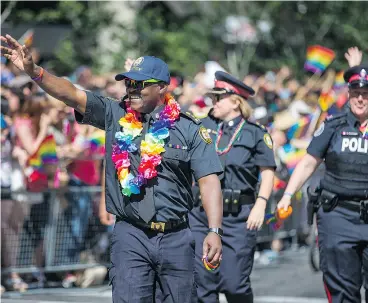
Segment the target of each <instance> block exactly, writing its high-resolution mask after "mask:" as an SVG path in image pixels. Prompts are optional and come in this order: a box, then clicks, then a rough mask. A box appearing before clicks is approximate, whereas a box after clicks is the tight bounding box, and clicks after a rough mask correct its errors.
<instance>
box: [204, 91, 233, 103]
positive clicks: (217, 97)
mask: <svg viewBox="0 0 368 303" xmlns="http://www.w3.org/2000/svg"><path fill="white" fill-rule="evenodd" d="M213 90H214V91H218V92H219V94H216V93H212V94H211V95H212V99H213V101H214V102H219V101H220V100H222V99H225V98H227V97H229V96H231V95H238V94H237V93H236V92H234V91H233V90H230V89H228V88H214V89H213ZM220 92H221V93H220Z"/></svg>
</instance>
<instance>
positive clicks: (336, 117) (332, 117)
mask: <svg viewBox="0 0 368 303" xmlns="http://www.w3.org/2000/svg"><path fill="white" fill-rule="evenodd" d="M346 117H347V113H342V114H337V115H329V116H327V117H326V119H325V122H331V121H336V120H342V119H344V120H346Z"/></svg>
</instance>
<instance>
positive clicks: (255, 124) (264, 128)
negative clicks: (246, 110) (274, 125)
mask: <svg viewBox="0 0 368 303" xmlns="http://www.w3.org/2000/svg"><path fill="white" fill-rule="evenodd" d="M247 122H248V124H252V125H254V126H257V127H259V128H260V129H262V130H263V131H264V132H267V128H266V127H264V126H263V125H262V124H260V123H258V122H252V121H247Z"/></svg>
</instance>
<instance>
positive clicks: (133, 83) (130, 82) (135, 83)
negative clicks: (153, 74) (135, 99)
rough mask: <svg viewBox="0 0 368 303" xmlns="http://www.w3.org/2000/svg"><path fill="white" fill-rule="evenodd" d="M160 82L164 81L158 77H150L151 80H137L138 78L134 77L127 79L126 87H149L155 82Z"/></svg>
mask: <svg viewBox="0 0 368 303" xmlns="http://www.w3.org/2000/svg"><path fill="white" fill-rule="evenodd" d="M160 83H163V82H161V81H159V80H156V79H150V80H145V81H136V80H133V79H125V87H126V88H127V89H130V88H132V89H137V90H142V89H144V88H146V87H149V86H152V85H155V84H160Z"/></svg>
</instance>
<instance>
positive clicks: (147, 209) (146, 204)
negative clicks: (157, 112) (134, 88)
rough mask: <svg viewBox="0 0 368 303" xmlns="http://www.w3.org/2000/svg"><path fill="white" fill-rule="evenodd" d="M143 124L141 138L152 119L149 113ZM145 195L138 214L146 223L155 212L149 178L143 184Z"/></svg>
mask: <svg viewBox="0 0 368 303" xmlns="http://www.w3.org/2000/svg"><path fill="white" fill-rule="evenodd" d="M143 121H144V125H143V131H142V136H143V138H142V140H144V136H145V135H146V133H147V132H148V129H149V127H150V123H151V121H153V119H152V117H151V115H148V114H146V115H145V116H144V118H143ZM145 191H146V193H145V195H144V197H143V200H142V201H140V202H139V216H140V217H141V218H142V219H143V220H144V221H145V222H146V223H148V222H149V221H151V219H152V218H153V216H154V215H155V214H156V209H155V202H154V201H153V187H152V186H150V180H147V185H146V186H145Z"/></svg>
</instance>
